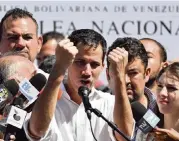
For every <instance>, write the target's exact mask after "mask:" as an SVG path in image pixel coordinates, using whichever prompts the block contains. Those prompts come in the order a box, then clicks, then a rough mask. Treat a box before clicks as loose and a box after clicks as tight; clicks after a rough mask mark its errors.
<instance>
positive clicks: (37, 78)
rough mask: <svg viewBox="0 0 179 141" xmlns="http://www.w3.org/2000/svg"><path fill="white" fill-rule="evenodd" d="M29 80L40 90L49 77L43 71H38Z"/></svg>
mask: <svg viewBox="0 0 179 141" xmlns="http://www.w3.org/2000/svg"><path fill="white" fill-rule="evenodd" d="M29 82H30V83H31V84H32V85H33V86H34V87H35V88H36V89H37V90H38V91H41V90H42V88H43V87H44V86H45V84H46V82H47V79H46V77H45V76H44V75H43V74H41V73H37V74H36V75H34V76H33V77H32V78H31V79H30V80H29Z"/></svg>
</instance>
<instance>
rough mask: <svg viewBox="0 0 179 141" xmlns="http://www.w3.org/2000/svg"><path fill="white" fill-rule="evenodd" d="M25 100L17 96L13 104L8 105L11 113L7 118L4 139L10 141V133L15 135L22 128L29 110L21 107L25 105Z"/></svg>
mask: <svg viewBox="0 0 179 141" xmlns="http://www.w3.org/2000/svg"><path fill="white" fill-rule="evenodd" d="M23 102H24V100H23V99H22V98H19V97H16V98H15V99H14V101H13V103H12V105H11V106H9V107H8V109H9V112H8V113H9V114H8V116H7V120H6V130H5V134H4V140H5V141H8V140H9V137H10V135H15V136H16V133H17V132H20V130H21V129H22V126H23V123H24V120H25V118H26V115H27V112H26V111H24V110H23V109H21V108H22V107H23Z"/></svg>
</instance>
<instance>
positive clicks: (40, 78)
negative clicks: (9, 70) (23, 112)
mask: <svg viewBox="0 0 179 141" xmlns="http://www.w3.org/2000/svg"><path fill="white" fill-rule="evenodd" d="M46 81H47V79H46V77H45V76H44V75H43V74H41V73H37V74H36V75H34V76H33V77H32V78H31V79H30V80H29V81H28V80H27V79H24V80H23V81H22V82H21V83H20V84H19V86H20V93H21V95H20V96H19V97H21V98H22V99H23V100H24V101H26V102H27V103H26V105H24V106H23V108H27V107H28V106H29V105H31V104H32V103H33V102H34V101H35V100H36V99H37V97H38V95H39V91H41V90H42V88H43V87H44V86H45V84H46Z"/></svg>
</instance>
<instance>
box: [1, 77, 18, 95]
mask: <svg viewBox="0 0 179 141" xmlns="http://www.w3.org/2000/svg"><path fill="white" fill-rule="evenodd" d="M4 86H5V87H6V88H7V89H8V91H9V92H10V93H11V94H12V95H13V96H15V95H16V94H17V93H18V91H19V85H18V83H17V82H16V81H15V79H11V80H8V81H6V82H5V83H4Z"/></svg>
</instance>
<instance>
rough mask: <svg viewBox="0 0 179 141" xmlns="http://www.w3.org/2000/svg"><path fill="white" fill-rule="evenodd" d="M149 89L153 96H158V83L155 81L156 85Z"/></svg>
mask: <svg viewBox="0 0 179 141" xmlns="http://www.w3.org/2000/svg"><path fill="white" fill-rule="evenodd" d="M149 89H150V90H151V92H152V93H153V94H156V93H157V82H156V81H154V83H153V84H152V85H151V86H150V87H149Z"/></svg>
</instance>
